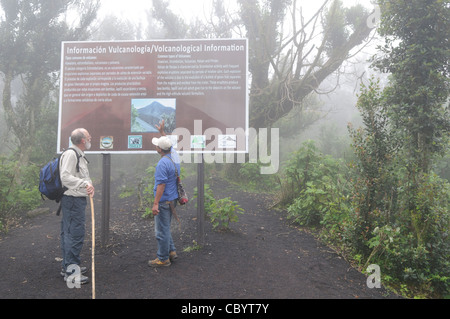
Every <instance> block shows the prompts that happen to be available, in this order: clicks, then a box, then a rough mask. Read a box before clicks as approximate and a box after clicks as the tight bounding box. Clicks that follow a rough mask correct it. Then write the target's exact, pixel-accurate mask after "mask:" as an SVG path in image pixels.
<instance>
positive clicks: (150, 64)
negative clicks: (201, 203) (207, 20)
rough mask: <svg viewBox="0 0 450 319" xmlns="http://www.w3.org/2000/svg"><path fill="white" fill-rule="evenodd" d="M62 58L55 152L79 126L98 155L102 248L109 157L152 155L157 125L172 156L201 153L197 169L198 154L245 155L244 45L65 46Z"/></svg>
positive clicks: (207, 41)
mask: <svg viewBox="0 0 450 319" xmlns="http://www.w3.org/2000/svg"><path fill="white" fill-rule="evenodd" d="M61 53H62V59H61V89H60V90H61V91H60V105H59V120H58V146H57V147H58V149H57V152H58V153H60V152H62V150H63V149H65V148H67V146H68V144H69V138H70V134H71V132H72V131H73V130H74V129H76V128H80V127H83V128H85V129H87V130H88V131H89V133H90V134H91V136H92V148H91V149H90V151H89V152H87V153H90V154H103V165H104V168H103V178H104V181H103V201H104V204H103V212H102V214H103V216H102V227H103V236H102V242H103V244H105V243H106V242H107V236H108V232H107V228H108V227H109V223H108V221H109V192H110V181H109V178H110V169H111V168H110V165H111V163H110V161H111V159H110V155H111V154H156V149H155V146H154V145H153V144H152V142H151V141H152V138H154V137H159V132H158V130H157V129H156V128H155V125H156V124H158V123H159V122H160V121H161V120H164V121H165V131H166V134H167V135H168V136H170V137H171V138H172V139H173V142H174V149H175V150H176V151H177V152H178V153H180V154H181V155H183V154H188V158H189V159H190V156H191V154H201V155H202V156H201V165H203V154H215V156H216V155H217V154H238V153H242V154H244V153H248V125H249V107H248V84H247V80H248V41H247V39H202V40H155V41H114V42H104V41H98V42H63V43H62V52H61ZM180 157H181V158H183V156H180ZM199 171H200V166H199ZM199 177H200V176H199ZM199 191H201V189H200V188H199Z"/></svg>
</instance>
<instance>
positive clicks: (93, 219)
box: [89, 196, 95, 299]
mask: <svg viewBox="0 0 450 319" xmlns="http://www.w3.org/2000/svg"><path fill="white" fill-rule="evenodd" d="M89 198H90V199H91V222H92V299H95V216H94V200H93V198H92V196H89Z"/></svg>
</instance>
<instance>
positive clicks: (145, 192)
mask: <svg viewBox="0 0 450 319" xmlns="http://www.w3.org/2000/svg"><path fill="white" fill-rule="evenodd" d="M155 170H156V165H151V166H149V167H148V168H147V169H146V170H145V175H143V176H142V177H141V179H140V181H139V183H138V198H139V211H143V214H142V217H143V218H152V217H153V212H152V206H153V201H154V195H153V189H154V186H155Z"/></svg>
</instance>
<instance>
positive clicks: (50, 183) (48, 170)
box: [39, 148, 81, 215]
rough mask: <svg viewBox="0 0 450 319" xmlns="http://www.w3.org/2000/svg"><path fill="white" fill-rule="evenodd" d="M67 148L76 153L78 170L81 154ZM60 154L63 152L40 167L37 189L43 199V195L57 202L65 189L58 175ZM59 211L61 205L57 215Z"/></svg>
mask: <svg viewBox="0 0 450 319" xmlns="http://www.w3.org/2000/svg"><path fill="white" fill-rule="evenodd" d="M67 150H73V151H74V152H75V153H76V154H77V172H79V171H80V157H81V156H79V155H78V152H77V151H76V150H75V149H73V148H69V149H67ZM64 152H65V151H64ZM62 154H63V153H61V154H60V155H59V156H57V157H55V158H53V159H52V160H51V161H50V162H48V163H47V164H45V166H44V167H42V168H41V171H40V173H39V191H40V192H41V197H42V199H43V200H45V198H44V196H45V197H46V198H48V199H49V200H54V201H56V202H57V203H59V202H60V201H61V198H62V197H63V195H64V192H65V191H66V190H67V187H64V186H63V185H62V183H61V178H60V176H59V162H60V158H61V155H62ZM60 211H61V206H60V207H59V209H58V211H57V213H56V215H59V213H60Z"/></svg>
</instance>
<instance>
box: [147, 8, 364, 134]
mask: <svg viewBox="0 0 450 319" xmlns="http://www.w3.org/2000/svg"><path fill="white" fill-rule="evenodd" d="M330 2H331V6H330V7H329V8H328V9H327V5H328V4H329V3H330ZM153 3H154V11H153V17H154V18H155V19H157V20H158V21H160V22H161V23H162V25H163V26H164V28H165V29H166V36H167V37H177V38H185V37H192V36H193V35H196V36H199V35H200V34H201V35H203V37H230V35H233V34H239V35H240V36H242V37H247V38H248V40H249V55H250V57H249V59H250V61H249V69H250V72H251V81H252V83H251V97H252V98H251V101H250V126H252V127H254V128H259V127H270V126H271V125H273V124H274V123H275V122H276V121H277V120H279V119H280V118H282V117H283V116H285V115H287V114H288V113H289V112H290V111H291V110H293V109H295V107H296V106H298V105H301V102H302V101H303V100H304V99H305V98H306V97H307V96H308V95H309V94H310V93H312V92H314V91H315V90H317V88H318V87H319V85H320V84H321V83H322V81H323V80H324V79H326V78H327V77H328V76H329V75H331V74H333V73H334V72H336V71H337V70H338V69H339V67H340V66H341V65H342V64H343V63H344V62H345V61H346V60H347V59H349V58H350V56H351V51H352V50H353V49H355V48H358V47H359V46H360V45H361V44H363V43H364V41H365V40H366V39H367V38H368V36H369V35H370V32H371V31H372V29H371V28H370V27H369V26H368V23H367V17H368V16H369V13H368V12H366V10H365V9H364V8H363V7H362V6H355V7H353V8H350V9H345V8H343V6H342V2H341V1H338V0H335V1H329V0H326V1H324V2H323V4H322V6H321V7H320V8H319V10H318V11H317V12H316V13H315V14H313V16H312V17H311V18H310V19H309V20H305V18H304V16H303V14H302V9H301V8H299V7H298V5H297V1H296V0H237V3H238V5H239V11H238V12H236V14H232V13H229V12H227V11H226V10H225V8H224V7H223V4H222V2H221V1H217V0H216V1H214V5H213V13H212V14H211V19H210V23H209V25H207V26H204V27H203V28H202V29H201V30H202V33H200V32H198V31H197V32H196V33H195V32H192V30H193V27H195V28H197V29H198V26H199V25H198V21H197V22H196V24H194V25H188V24H186V23H185V22H184V21H183V20H182V19H180V18H179V17H177V16H176V15H174V14H173V13H172V12H170V10H169V9H168V2H167V1H164V0H154V1H153ZM288 18H289V19H288ZM289 20H290V22H291V23H292V27H291V30H292V31H291V32H290V33H289V34H285V33H286V32H285V30H286V21H289ZM320 22H322V26H319V23H320ZM211 25H212V26H211ZM230 30H233V32H234V33H232V32H231V31H230ZM242 30H244V31H242ZM319 35H322V37H321V40H320V41H319V42H316V40H317V37H318V36H319Z"/></svg>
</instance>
